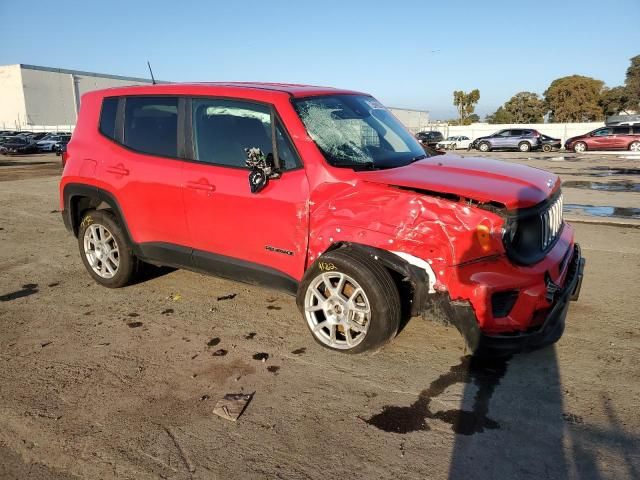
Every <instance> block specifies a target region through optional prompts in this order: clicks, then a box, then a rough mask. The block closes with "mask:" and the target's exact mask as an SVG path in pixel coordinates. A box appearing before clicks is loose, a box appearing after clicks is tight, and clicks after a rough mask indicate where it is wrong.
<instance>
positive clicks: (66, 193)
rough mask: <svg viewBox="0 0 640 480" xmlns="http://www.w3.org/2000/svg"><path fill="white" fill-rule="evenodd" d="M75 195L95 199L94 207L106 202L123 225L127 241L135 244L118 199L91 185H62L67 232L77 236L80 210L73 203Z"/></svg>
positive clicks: (80, 219) (63, 213) (63, 212)
mask: <svg viewBox="0 0 640 480" xmlns="http://www.w3.org/2000/svg"><path fill="white" fill-rule="evenodd" d="M76 197H85V198H89V199H92V200H94V203H95V201H98V203H97V204H96V205H95V206H96V207H97V206H98V205H100V204H101V203H102V202H104V203H106V204H108V205H109V206H110V207H111V209H112V210H113V211H114V213H115V214H116V216H117V217H118V221H119V222H120V223H121V225H122V226H123V228H124V233H125V235H126V236H127V241H128V242H129V243H130V244H131V245H135V243H134V242H133V238H132V237H131V233H130V231H129V227H128V226H127V220H126V218H125V217H124V215H123V214H122V209H121V208H120V204H119V203H118V200H116V198H115V196H114V195H113V194H111V193H110V192H108V191H106V190H104V189H102V188H99V187H95V186H92V185H86V184H81V183H68V184H67V185H65V186H64V189H63V193H62V198H63V201H64V210H62V219H63V221H64V225H65V227H66V228H67V230H69V232H71V233H72V234H73V235H74V236H77V235H78V230H79V228H80V222H81V221H82V218H80V215H81V214H82V212H81V211H77V210H78V207H77V205H74V203H73V202H74V199H75V198H76Z"/></svg>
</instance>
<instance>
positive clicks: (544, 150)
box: [542, 145, 553, 153]
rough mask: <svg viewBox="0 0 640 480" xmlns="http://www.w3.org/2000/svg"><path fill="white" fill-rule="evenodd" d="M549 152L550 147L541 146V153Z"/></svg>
mask: <svg viewBox="0 0 640 480" xmlns="http://www.w3.org/2000/svg"><path fill="white" fill-rule="evenodd" d="M551 150H553V148H552V147H551V145H543V146H542V151H543V152H547V153H548V152H550V151H551Z"/></svg>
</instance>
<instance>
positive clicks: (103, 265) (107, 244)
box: [84, 223, 120, 278]
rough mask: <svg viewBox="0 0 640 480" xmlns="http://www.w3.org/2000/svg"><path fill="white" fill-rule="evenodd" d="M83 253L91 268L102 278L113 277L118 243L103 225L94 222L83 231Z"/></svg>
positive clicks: (118, 262)
mask: <svg viewBox="0 0 640 480" xmlns="http://www.w3.org/2000/svg"><path fill="white" fill-rule="evenodd" d="M84 254H85V256H86V257H87V261H88V262H89V265H90V266H91V269H92V270H93V271H94V272H95V273H96V274H98V275H99V276H101V277H102V278H113V276H114V275H115V274H116V273H117V272H118V267H119V266H120V250H119V248H118V243H117V242H116V239H115V238H114V236H113V235H112V233H111V232H110V231H109V229H107V228H106V227H105V226H104V225H100V224H98V223H94V224H92V225H90V226H89V228H87V230H86V231H85V232H84Z"/></svg>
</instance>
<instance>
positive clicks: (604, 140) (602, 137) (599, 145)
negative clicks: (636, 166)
mask: <svg viewBox="0 0 640 480" xmlns="http://www.w3.org/2000/svg"><path fill="white" fill-rule="evenodd" d="M612 137H613V128H610V127H605V128H600V129H598V130H596V131H595V132H593V133H592V134H591V138H589V139H588V140H587V145H588V148H593V149H607V148H611V139H612Z"/></svg>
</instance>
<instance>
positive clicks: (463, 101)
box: [453, 88, 480, 125]
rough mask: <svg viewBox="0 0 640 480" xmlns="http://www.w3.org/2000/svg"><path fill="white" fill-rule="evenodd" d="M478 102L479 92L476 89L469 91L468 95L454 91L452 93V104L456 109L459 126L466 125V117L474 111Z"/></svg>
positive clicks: (460, 91)
mask: <svg viewBox="0 0 640 480" xmlns="http://www.w3.org/2000/svg"><path fill="white" fill-rule="evenodd" d="M479 100H480V90H478V89H477V88H476V89H475V90H471V91H470V92H469V93H464V92H463V91H462V90H456V91H454V92H453V104H454V105H455V107H456V108H457V109H458V118H459V119H460V120H459V124H460V125H468V124H469V123H467V122H468V120H467V119H468V117H469V115H471V114H472V113H473V112H474V110H475V109H476V104H477V103H478V101H479Z"/></svg>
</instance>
